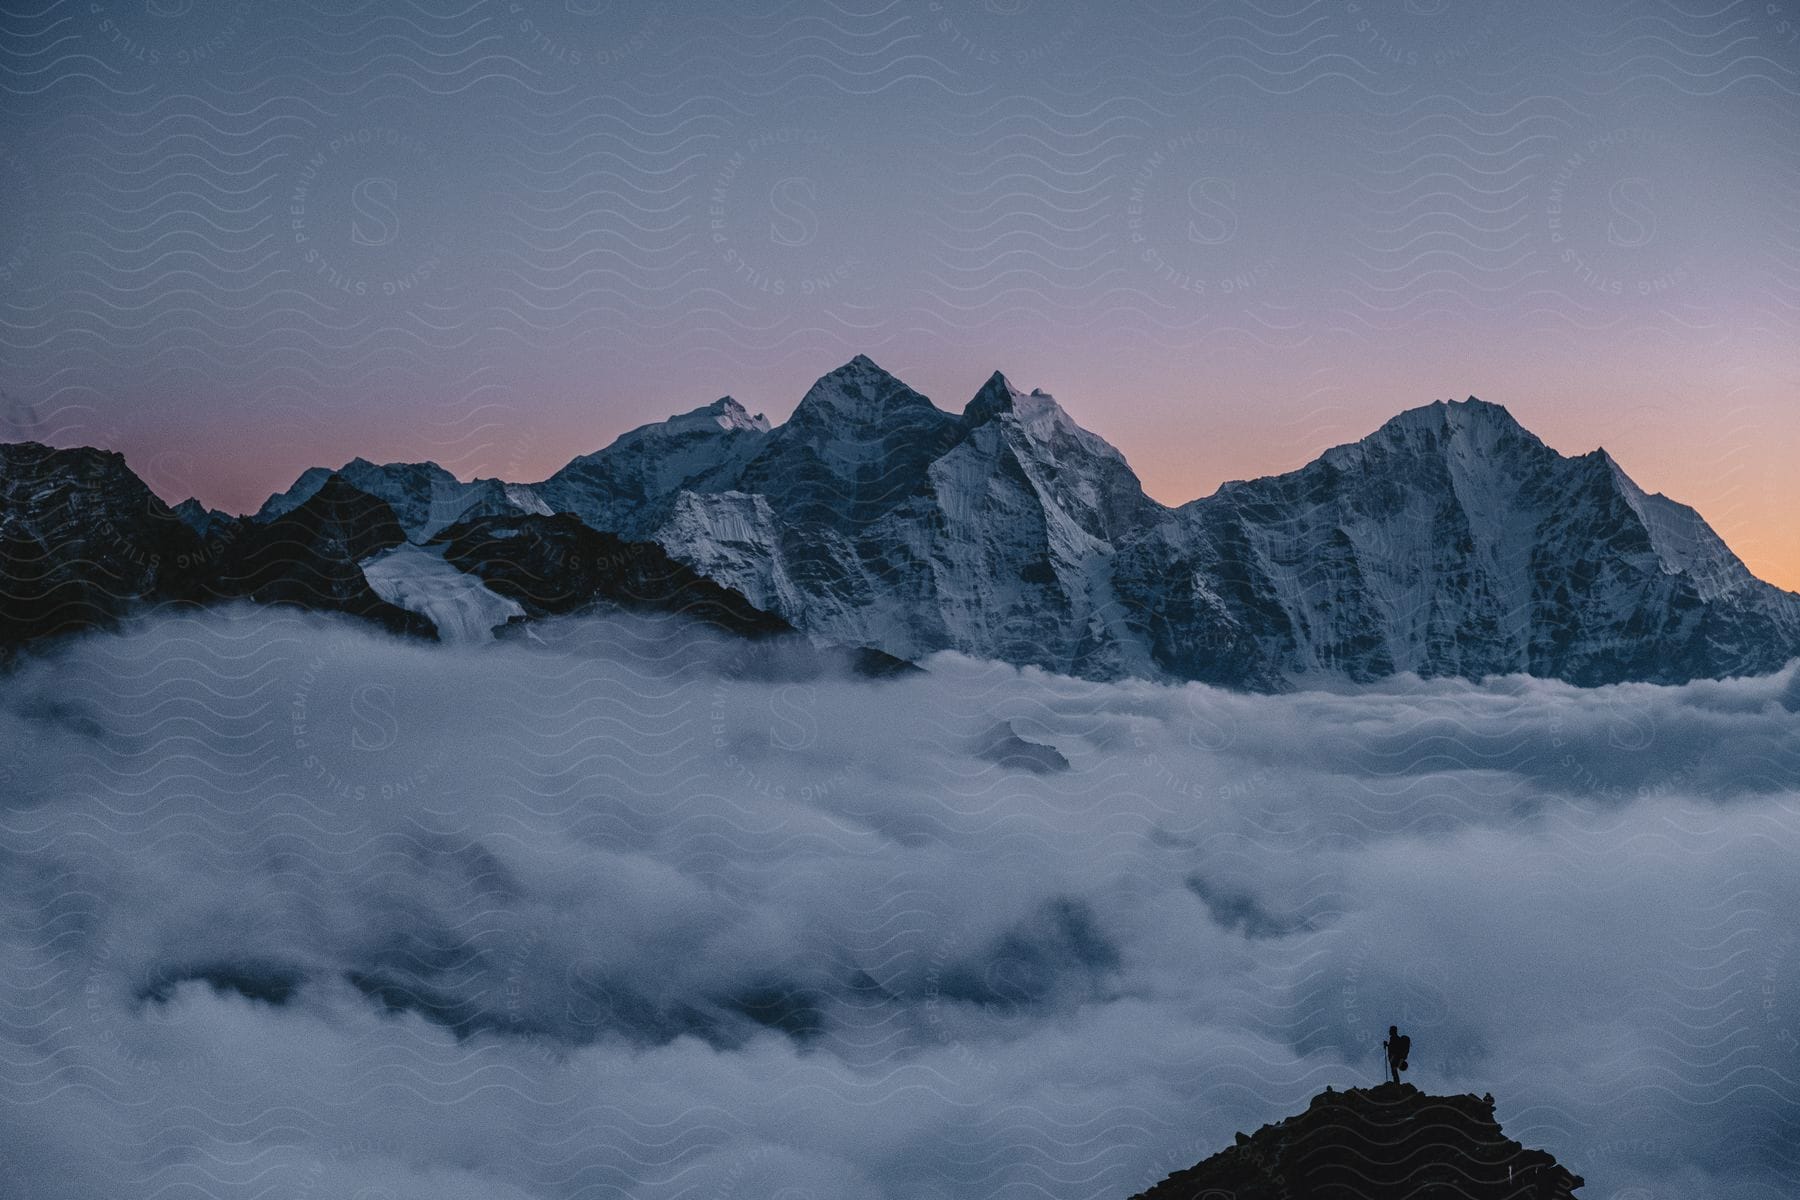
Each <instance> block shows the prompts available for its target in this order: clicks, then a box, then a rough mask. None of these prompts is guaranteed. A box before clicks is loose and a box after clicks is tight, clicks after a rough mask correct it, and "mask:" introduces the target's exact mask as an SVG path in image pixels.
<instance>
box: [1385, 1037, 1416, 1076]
mask: <svg viewBox="0 0 1800 1200" xmlns="http://www.w3.org/2000/svg"><path fill="white" fill-rule="evenodd" d="M1381 1048H1382V1049H1383V1050H1385V1051H1387V1064H1388V1075H1389V1076H1390V1077H1391V1078H1392V1079H1393V1081H1394V1082H1395V1083H1399V1082H1400V1072H1402V1071H1404V1070H1406V1056H1407V1055H1409V1054H1411V1053H1412V1039H1411V1038H1409V1037H1407V1036H1406V1035H1405V1034H1403V1033H1401V1032H1400V1031H1399V1030H1398V1029H1397V1028H1395V1027H1394V1026H1392V1025H1389V1026H1388V1035H1387V1041H1385V1042H1383V1043H1381Z"/></svg>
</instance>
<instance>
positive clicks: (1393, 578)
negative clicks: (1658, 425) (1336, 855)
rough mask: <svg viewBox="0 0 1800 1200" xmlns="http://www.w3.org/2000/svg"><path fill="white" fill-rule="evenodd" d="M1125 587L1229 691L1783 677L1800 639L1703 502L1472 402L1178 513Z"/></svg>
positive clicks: (1396, 425)
mask: <svg viewBox="0 0 1800 1200" xmlns="http://www.w3.org/2000/svg"><path fill="white" fill-rule="evenodd" d="M1117 586H1118V589H1119V592H1120V594H1121V595H1122V596H1129V597H1133V598H1135V599H1138V600H1140V601H1141V602H1142V604H1143V606H1144V608H1145V610H1146V611H1147V612H1148V614H1149V617H1148V619H1147V620H1146V621H1145V623H1144V631H1145V634H1146V636H1147V637H1148V639H1149V641H1150V645H1151V653H1152V655H1153V656H1154V657H1155V658H1156V660H1157V661H1158V662H1159V664H1161V665H1163V666H1164V667H1165V668H1167V669H1168V670H1170V671H1171V672H1172V673H1174V674H1177V675H1181V676H1184V677H1189V678H1200V679H1209V680H1214V681H1218V682H1226V683H1230V682H1237V681H1239V680H1245V679H1248V680H1251V681H1258V680H1260V681H1273V680H1276V679H1280V678H1283V677H1291V676H1293V675H1296V674H1303V673H1311V672H1319V671H1329V672H1338V673H1342V674H1344V675H1346V676H1348V677H1350V678H1351V679H1356V680H1369V679H1376V678H1379V677H1381V676H1384V675H1391V674H1394V673H1396V672H1401V671H1412V672H1416V673H1418V674H1420V675H1426V676H1431V675H1460V676H1464V677H1468V678H1480V677H1482V676H1484V675H1490V674H1500V673H1510V672H1524V673H1529V674H1533V675H1541V676H1551V677H1555V678H1559V679H1566V680H1569V681H1571V682H1574V683H1580V684H1598V683H1609V682H1616V681H1620V680H1627V679H1630V680H1647V681H1653V682H1680V681H1683V680H1687V679H1691V678H1694V677H1696V676H1718V675H1730V674H1742V673H1755V672H1767V671H1773V670H1776V669H1778V668H1779V667H1780V666H1781V665H1783V663H1785V662H1786V661H1787V659H1789V658H1790V657H1792V656H1793V655H1794V654H1795V653H1796V648H1797V647H1800V597H1796V596H1794V595H1792V594H1791V593H1786V592H1782V591H1780V590H1779V589H1776V588H1773V587H1770V586H1769V585H1767V584H1764V583H1762V582H1760V581H1759V580H1757V579H1756V578H1755V577H1754V576H1752V575H1751V574H1750V572H1749V571H1748V570H1746V569H1745V568H1744V565H1743V564H1742V563H1741V562H1739V561H1738V559H1737V557H1736V556H1735V555H1733V554H1732V553H1731V551H1730V550H1729V549H1728V548H1727V547H1726V546H1725V544H1724V543H1723V542H1722V541H1720V540H1719V538H1718V537H1717V535H1715V534H1714V533H1713V532H1712V531H1711V530H1710V529H1708V528H1707V527H1706V524H1705V522H1704V521H1702V520H1700V518H1699V515H1698V514H1697V513H1695V512H1694V511H1693V510H1692V509H1690V508H1687V507H1686V506H1684V505H1679V504H1676V503H1674V502H1673V501H1670V500H1668V499H1665V498H1664V497H1662V496H1650V495H1646V494H1645V493H1644V492H1643V491H1642V490H1641V489H1639V488H1638V487H1637V486H1636V485H1635V484H1633V483H1632V482H1631V481H1630V480H1629V479H1628V478H1626V476H1625V474H1624V473H1623V472H1622V471H1620V470H1619V468H1618V466H1617V465H1616V464H1615V463H1614V462H1613V461H1612V459H1611V458H1610V457H1608V456H1607V455H1606V454H1605V452H1604V451H1595V452H1593V453H1591V454H1585V455H1581V456H1580V457H1577V458H1566V457H1564V456H1563V455H1560V454H1558V453H1557V452H1556V451H1554V450H1551V449H1550V448H1549V447H1547V446H1545V445H1544V444H1543V443H1542V442H1540V441H1539V440H1538V439H1537V438H1535V437H1533V436H1532V435H1531V434H1530V433H1528V432H1526V431H1525V430H1524V429H1523V428H1521V427H1520V426H1519V424H1518V423H1517V422H1515V421H1514V420H1513V419H1512V417H1511V416H1510V415H1509V414H1508V413H1507V412H1506V410H1505V409H1503V408H1500V407H1498V406H1496V405H1491V404H1485V403H1483V402H1481V401H1479V400H1475V399H1470V400H1468V401H1464V402H1459V403H1449V404H1446V403H1442V402H1440V403H1437V404H1433V405H1430V406H1428V407H1426V408H1419V409H1413V410H1411V411H1409V412H1406V413H1402V414H1401V415H1400V416H1398V417H1395V418H1394V419H1393V420H1392V421H1389V422H1388V423H1387V424H1386V425H1384V426H1382V427H1381V429H1379V430H1377V431H1376V432H1375V433H1373V434H1371V435H1370V436H1369V437H1367V438H1364V439H1363V440H1362V441H1360V442H1356V443H1353V444H1351V445H1347V446H1339V447H1336V448H1334V449H1332V450H1328V451H1326V453H1325V454H1324V455H1322V456H1321V457H1320V458H1319V459H1318V460H1316V461H1315V462H1313V463H1311V464H1309V465H1308V466H1306V467H1303V468H1301V469H1300V470H1298V471H1293V472H1290V473H1288V474H1286V475H1277V476H1272V477H1269V478H1266V479H1258V480H1252V481H1250V482H1247V483H1230V484H1226V485H1225V486H1224V487H1222V488H1220V489H1219V491H1218V492H1216V493H1214V494H1213V495H1212V496H1209V497H1207V498H1206V499H1204V500H1196V501H1194V502H1193V503H1191V504H1188V505H1185V506H1183V507H1182V508H1180V509H1178V510H1176V511H1175V513H1174V516H1173V521H1172V524H1171V526H1169V527H1167V528H1165V529H1163V530H1159V531H1158V533H1157V534H1156V535H1154V536H1152V537H1149V538H1144V539H1140V540H1139V541H1137V542H1136V543H1134V544H1133V545H1132V546H1131V547H1130V549H1129V550H1128V551H1127V552H1126V553H1125V554H1124V555H1123V556H1122V558H1121V562H1120V564H1119V571H1118V584H1117Z"/></svg>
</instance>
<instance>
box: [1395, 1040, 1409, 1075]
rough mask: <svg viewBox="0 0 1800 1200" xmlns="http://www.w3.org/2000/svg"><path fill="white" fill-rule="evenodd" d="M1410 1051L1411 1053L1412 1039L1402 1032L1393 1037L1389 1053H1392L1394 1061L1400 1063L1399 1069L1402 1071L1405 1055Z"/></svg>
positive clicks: (1404, 1068)
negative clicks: (1391, 1048) (1392, 1044)
mask: <svg viewBox="0 0 1800 1200" xmlns="http://www.w3.org/2000/svg"><path fill="white" fill-rule="evenodd" d="M1411 1053H1412V1039H1411V1038H1410V1037H1408V1036H1406V1035H1405V1034H1404V1033H1403V1034H1401V1035H1400V1036H1399V1037H1397V1038H1395V1039H1394V1046H1393V1050H1392V1051H1391V1054H1392V1057H1393V1059H1394V1061H1396V1062H1398V1063H1399V1064H1400V1069H1401V1070H1402V1071H1404V1070H1406V1056H1407V1055H1409V1054H1411Z"/></svg>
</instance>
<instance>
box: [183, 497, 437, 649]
mask: <svg viewBox="0 0 1800 1200" xmlns="http://www.w3.org/2000/svg"><path fill="white" fill-rule="evenodd" d="M234 533H235V537H234V538H233V539H232V540H231V541H230V542H229V543H228V544H226V545H224V546H223V547H222V548H221V550H220V552H219V553H218V554H217V555H216V560H215V562H214V563H213V566H212V570H211V571H210V572H208V573H207V574H206V575H205V576H204V577H203V578H202V579H201V586H202V587H203V588H204V589H205V591H206V592H207V594H208V595H209V596H211V597H213V598H221V599H227V598H242V599H246V600H254V601H256V602H257V603H259V604H284V605H291V606H294V607H298V608H306V609H310V610H313V611H315V612H342V613H348V614H350V615H351V616H355V617H361V618H363V619H365V620H369V621H374V622H376V623H377V624H380V625H383V626H385V627H386V628H388V629H391V630H393V631H394V632H396V633H408V634H414V635H416V636H419V637H427V638H435V637H436V636H437V628H436V626H435V625H433V624H432V622H431V621H430V620H429V619H427V618H426V617H424V616H423V615H421V614H419V613H416V612H409V611H407V610H406V609H403V608H400V607H398V606H397V605H394V604H390V603H388V602H387V601H386V600H383V599H382V598H381V597H380V596H379V595H378V594H377V593H376V592H375V590H374V588H372V587H371V586H370V585H369V581H368V579H367V578H366V577H365V576H364V575H363V570H362V563H363V561H364V560H365V559H368V558H372V557H374V556H375V555H378V554H381V553H382V552H383V551H387V550H391V549H393V548H394V547H395V546H399V545H401V544H402V543H404V542H405V541H406V533H405V531H404V530H402V529H401V528H400V522H399V521H397V520H396V519H395V518H394V512H393V509H391V508H389V507H388V506H387V504H385V503H384V502H382V501H381V500H379V499H377V498H376V497H374V496H371V495H369V494H368V493H367V492H364V491H360V490H358V489H357V488H355V487H353V486H351V485H350V483H349V482H348V481H346V480H345V479H344V478H343V477H342V476H341V475H332V476H330V477H328V478H327V479H326V480H325V481H324V483H323V484H321V485H320V487H319V488H318V489H317V490H316V491H315V492H314V493H313V494H312V495H311V496H309V497H308V498H307V499H306V500H305V501H304V502H302V503H301V504H300V505H298V506H297V507H295V508H293V509H290V510H289V511H287V512H286V513H284V514H282V515H281V516H279V517H276V518H274V519H273V520H271V521H268V522H267V523H265V524H258V523H255V522H251V521H245V522H243V523H242V524H241V526H240V527H239V528H238V529H237V530H235V531H234Z"/></svg>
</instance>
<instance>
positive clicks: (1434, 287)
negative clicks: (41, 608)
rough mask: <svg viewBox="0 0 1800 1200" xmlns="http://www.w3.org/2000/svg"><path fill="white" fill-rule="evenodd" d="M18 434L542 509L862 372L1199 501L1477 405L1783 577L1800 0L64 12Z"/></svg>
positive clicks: (11, 49) (24, 130) (10, 304)
mask: <svg viewBox="0 0 1800 1200" xmlns="http://www.w3.org/2000/svg"><path fill="white" fill-rule="evenodd" d="M19 7H20V6H9V9H8V11H7V13H6V14H5V15H3V16H0V88H3V89H4V91H3V92H0V97H3V98H0V104H3V105H4V110H3V113H4V120H3V121H0V390H3V392H4V404H3V405H0V423H3V424H0V436H6V437H11V438H22V437H36V438H39V439H42V440H47V441H50V442H53V443H56V444H60V445H72V444H83V443H86V444H98V445H103V446H108V447H113V448H117V449H120V450H122V451H124V452H125V453H126V455H127V456H128V458H129V459H130V460H131V462H132V464H133V465H134V467H136V468H137V469H138V470H139V472H140V473H141V474H143V475H144V476H145V477H146V479H147V480H148V481H149V482H150V483H151V484H152V485H153V486H154V487H156V488H157V489H158V491H159V492H161V493H162V494H163V495H164V496H165V497H166V498H168V499H170V500H176V499H180V498H182V497H183V496H186V495H188V494H195V495H198V496H199V497H200V498H201V499H202V500H204V501H205V502H207V503H208V504H211V505H214V506H218V507H222V508H226V509H230V510H234V511H237V510H243V509H248V508H253V507H255V506H256V505H257V504H259V503H260V502H261V500H262V499H263V498H264V497H265V496H266V495H267V494H268V493H270V492H271V491H274V490H278V489H280V488H282V487H285V486H286V485H287V484H288V483H289V482H290V481H291V480H292V479H293V477H294V476H295V475H296V474H298V473H299V472H300V471H301V470H302V469H304V468H305V467H308V466H312V465H316V464H326V465H337V464H339V463H342V462H343V461H345V460H347V459H349V458H350V457H352V456H354V455H358V454H360V455H363V456H365V457H369V458H373V459H376V460H388V459H419V458H434V459H436V460H438V461H440V462H442V463H444V464H445V465H446V466H448V467H450V468H451V469H452V470H455V471H456V472H458V473H459V474H461V475H463V476H465V477H466V476H469V475H474V474H487V475H499V476H502V477H505V478H509V479H518V480H533V479H537V478H542V477H543V476H545V475H547V474H549V473H550V472H552V471H554V470H555V469H556V468H557V467H559V466H560V465H562V463H563V462H565V461H566V460H567V459H568V458H569V457H571V456H572V455H574V454H577V453H583V452H587V451H590V450H593V449H595V448H597V447H599V446H601V445H603V444H605V443H606V442H608V441H610V440H611V439H612V438H613V437H614V436H616V435H617V434H618V433H620V432H622V431H623V430H625V429H627V428H629V427H631V426H633V425H636V424H639V423H642V422H644V421H649V420H655V419H659V418H661V417H663V416H666V415H668V414H669V413H671V412H674V411H678V410H683V409H687V408H691V407H694V406H696V405H699V404H702V403H705V402H707V401H710V400H711V399H713V398H715V397H717V396H719V395H721V394H724V393H728V392H729V393H731V394H733V395H736V396H737V397H738V398H739V399H740V400H742V401H744V402H745V403H746V404H747V405H749V406H750V407H751V408H752V409H753V410H757V409H760V410H762V411H765V412H767V413H768V414H769V415H770V416H771V417H772V418H776V419H779V418H781V417H783V416H785V415H786V413H787V412H788V411H789V410H790V409H791V408H792V407H793V405H794V403H795V402H796V401H797V400H798V399H799V397H800V395H801V394H802V393H803V392H804V391H805V389H806V387H807V386H808V384H810V382H811V381H812V380H813V379H814V378H815V377H817V376H818V375H820V374H822V373H823V372H825V371H827V370H829V369H830V368H831V367H833V366H835V365H837V364H838V363H840V362H842V361H843V360H845V359H847V358H849V357H850V356H851V355H853V354H855V353H858V352H865V353H868V354H870V355H871V356H873V357H874V358H875V359H876V360H877V361H878V362H880V363H882V365H884V366H886V367H888V368H889V369H890V370H893V371H894V372H896V373H897V374H899V375H900V376H901V377H903V378H905V379H906V380H907V381H908V382H910V383H912V384H913V385H914V386H915V387H918V388H919V389H920V390H922V391H924V392H925V393H926V394H928V395H930V396H931V397H933V399H935V400H936V401H937V402H938V403H939V404H940V405H941V406H943V407H946V408H959V407H960V406H961V405H962V404H963V403H964V402H965V401H966V400H967V399H968V397H969V396H970V395H971V394H972V393H973V392H974V390H975V389H976V387H977V386H978V385H979V384H980V382H981V380H982V379H983V378H984V377H985V376H986V374H987V373H988V372H989V371H991V370H993V369H994V368H995V367H999V368H1001V369H1004V370H1005V371H1007V373H1008V374H1009V375H1010V376H1011V377H1012V378H1013V380H1014V382H1015V383H1017V384H1019V385H1021V386H1024V387H1043V388H1045V389H1046V390H1048V391H1051V392H1054V393H1055V394H1056V395H1057V396H1058V397H1059V398H1060V399H1061V400H1062V401H1063V402H1064V404H1065V406H1066V407H1068V408H1069V409H1070V411H1071V412H1072V413H1074V414H1075V416H1076V417H1077V418H1078V419H1079V420H1081V421H1082V422H1083V423H1084V424H1086V425H1087V426H1089V427H1090V428H1092V429H1094V430H1095V431H1096V432H1098V433H1100V434H1102V435H1103V436H1105V437H1106V438H1108V439H1109V440H1110V441H1112V442H1113V443H1114V444H1116V445H1118V446H1119V447H1120V448H1121V449H1122V450H1123V451H1124V452H1125V453H1126V455H1127V457H1128V458H1129V459H1130V460H1131V462H1132V464H1133V465H1134V466H1135V467H1136V468H1137V470H1138V472H1139V474H1140V475H1141V476H1142V477H1143V479H1144V482H1145V484H1146V486H1147V487H1148V489H1149V490H1150V492H1151V493H1152V494H1153V495H1155V496H1156V497H1157V498H1158V499H1160V500H1163V501H1165V502H1171V503H1174V502H1180V501H1184V500H1187V499H1191V498H1193V497H1194V496H1197V495H1202V494H1205V493H1207V492H1210V491H1211V490H1212V489H1213V488H1214V487H1216V486H1217V485H1218V484H1219V483H1220V482H1221V481H1223V480H1225V479H1230V478H1236V477H1244V476H1252V475H1257V474H1264V473H1268V472H1271V471H1277V470H1284V469H1288V468H1292V467H1295V466H1298V465H1300V464H1302V463H1303V462H1305V461H1307V460H1308V459H1310V458H1311V457H1313V456H1314V455H1315V454H1316V453H1317V452H1318V451H1320V450H1322V449H1323V448H1325V447H1326V446H1328V445H1331V444H1334V443H1336V442H1340V441H1344V440H1349V439H1352V438H1355V437H1358V436H1361V435H1362V434H1364V433H1367V432H1368V431H1369V430H1371V429H1373V428H1374V427H1375V426H1376V425H1378V424H1380V422H1381V421H1383V420H1384V419H1386V418H1387V417H1389V416H1391V415H1392V414H1393V413H1395V412H1397V411H1399V410H1400V409H1402V408H1406V407H1411V406H1413V405H1417V404H1422V403H1427V402H1429V401H1431V400H1433V399H1437V398H1447V397H1462V396H1467V395H1471V394H1473V395H1478V396H1480V397H1482V398H1483V399H1487V400H1492V401H1496V402H1499V403H1503V404H1505V405H1507V406H1508V407H1509V408H1510V409H1511V410H1512V411H1513V413H1514V415H1515V416H1517V417H1518V418H1519V419H1520V420H1521V421H1522V422H1524V423H1525V424H1526V425H1527V426H1528V427H1529V428H1531V429H1532V430H1533V431H1535V432H1536V433H1538V434H1539V435H1540V436H1541V437H1543V438H1544V439H1545V440H1546V441H1548V442H1549V443H1550V444H1551V445H1553V446H1555V447H1557V448H1558V449H1561V450H1564V451H1566V452H1570V453H1577V452H1581V451H1585V450H1588V449H1591V448H1593V447H1594V446H1597V445H1604V446H1605V447H1606V448H1607V449H1609V450H1610V451H1612V452H1613V454H1614V456H1615V457H1616V458H1617V459H1618V460H1619V461H1620V462H1621V463H1622V464H1623V465H1624V466H1625V468H1626V469H1627V470H1628V471H1629V472H1630V473H1631V474H1632V475H1633V476H1634V477H1635V478H1636V479H1637V480H1638V482H1639V483H1640V484H1642V485H1643V486H1645V487H1646V488H1648V489H1650V490H1653V491H1663V492H1665V493H1667V494H1669V495H1671V496H1673V497H1675V498H1677V499H1681V500H1684V501H1687V502H1689V503H1692V504H1694V505H1695V506H1696V507H1698V508H1699V509H1700V510H1701V512H1702V513H1703V514H1704V515H1705V516H1706V517H1707V518H1708V519H1709V521H1711V522H1712V524H1713V525H1714V527H1715V528H1717V529H1718V530H1719V532H1720V533H1721V534H1722V535H1724V537H1725V538H1726V539H1727V541H1728V542H1730V544H1731V545H1732V546H1733V548H1734V549H1736V550H1737V551H1738V552H1739V553H1740V554H1741V555H1742V556H1743V557H1744V558H1745V560H1746V561H1747V562H1748V563H1749V564H1750V566H1751V567H1752V568H1753V569H1754V570H1756V571H1757V572H1758V573H1759V574H1761V575H1762V576H1763V577H1765V578H1767V579H1770V580H1772V581H1775V582H1777V583H1781V584H1783V585H1785V586H1787V587H1790V588H1800V523H1796V522H1795V521H1794V520H1793V513H1794V512H1795V511H1797V510H1800V471H1796V470H1795V469H1794V463H1795V462H1796V461H1797V458H1800V419H1797V418H1800V404H1797V395H1800V392H1797V388H1800V351H1797V350H1796V346H1800V3H1796V2H1795V0H1737V2H1736V3H1728V2H1726V0H1704V2H1702V0H1685V6H1683V5H1682V4H1676V3H1654V2H1652V3H1627V4H1619V3H1605V4H1601V3H1577V4H1569V3H1543V4H1538V3H1525V4H1517V3H1510V4H1509V3H1487V2H1482V0H1470V2H1459V3H1450V2H1448V0H1348V2H1344V3H1324V2H1318V3H1302V2H1299V0H1281V2H1279V3H1223V4H1210V5H1195V4H1192V3H1187V2H1179V3H1178V2H1174V0H1169V2H1165V3H1156V4H1129V5H1127V4H1119V5H1109V6H1105V11H1101V6H1096V5H1092V4H1087V3H1077V2H1076V0H860V2H858V3H853V4H819V3H795V4H770V3H762V2H756V0H752V2H750V3H744V2H742V0H732V2H731V3H706V4H702V3H680V4H674V3H663V4H639V3H631V2H628V0H449V2H447V3H440V4H431V5H424V4H411V3H389V4H379V5H377V4H351V3H330V2H320V0H296V2H293V3H283V4H281V5H274V4H260V3H200V2H197V0H133V2H132V3H118V4H93V3H89V0H56V2H52V3H48V4H45V3H42V2H41V0H39V2H38V3H36V4H34V5H26V6H24V7H25V9H26V11H23V12H20V11H18V8H19Z"/></svg>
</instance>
